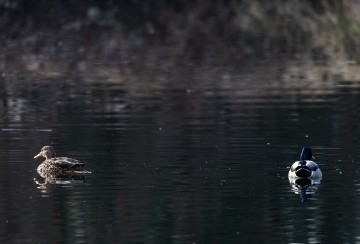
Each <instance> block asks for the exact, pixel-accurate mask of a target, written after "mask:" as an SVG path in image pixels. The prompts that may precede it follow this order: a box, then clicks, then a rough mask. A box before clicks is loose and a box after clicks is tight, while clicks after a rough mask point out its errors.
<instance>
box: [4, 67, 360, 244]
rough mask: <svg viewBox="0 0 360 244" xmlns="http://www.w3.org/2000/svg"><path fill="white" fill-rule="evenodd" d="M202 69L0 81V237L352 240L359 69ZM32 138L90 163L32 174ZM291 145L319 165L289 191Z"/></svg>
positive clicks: (355, 238) (36, 146)
mask: <svg viewBox="0 0 360 244" xmlns="http://www.w3.org/2000/svg"><path fill="white" fill-rule="evenodd" d="M201 70H202V71H201V72H203V73H204V74H205V73H206V75H203V76H200V75H199V73H201V72H199V73H197V74H198V75H197V76H196V77H193V78H192V79H194V80H196V79H198V80H201V81H203V82H204V83H202V85H199V82H197V83H195V82H194V80H189V76H188V75H186V72H184V76H179V77H177V78H176V79H178V80H181V79H183V83H181V85H178V86H166V85H163V83H161V82H160V83H161V85H158V86H156V85H151V86H148V85H146V81H139V83H141V84H142V85H136V86H129V84H128V83H122V82H118V83H116V82H115V83H112V84H107V85H104V82H102V81H101V80H99V81H98V82H94V83H91V84H82V83H81V82H80V83H79V84H80V85H79V84H77V80H76V79H75V78H69V79H70V80H71V82H70V83H71V84H75V85H68V84H66V82H65V83H64V82H61V81H58V82H57V83H56V82H55V83H54V82H47V81H44V82H35V83H33V85H32V88H31V89H29V87H28V86H26V87H25V88H24V87H22V86H21V85H20V87H19V89H18V91H19V92H11V91H7V92H6V94H5V95H4V97H2V105H1V110H0V113H1V117H0V127H1V130H0V162H1V164H0V167H1V170H0V194H1V199H2V200H0V210H1V212H0V232H1V235H0V236H1V237H0V238H1V239H0V241H1V243H49V242H52V243H356V242H359V238H360V236H359V234H358V233H359V231H358V228H357V226H358V225H359V218H360V211H359V210H360V208H359V207H358V206H359V197H360V196H359V192H360V187H359V186H360V182H359V172H358V169H359V167H360V165H359V160H360V158H359V156H358V151H359V138H360V134H359V133H360V131H359V126H358V118H359V109H358V108H359V105H360V104H359V101H360V100H359V93H360V86H359V83H358V82H357V81H356V80H344V79H339V80H336V79H335V80H333V81H332V82H327V81H325V82H324V81H318V80H316V81H315V82H314V81H313V80H311V79H310V78H306V77H305V78H301V77H297V76H288V75H279V74H278V73H277V75H272V74H273V73H272V71H271V70H270V71H269V70H268V69H266V68H262V67H258V69H256V68H253V69H252V70H251V71H249V72H247V73H246V74H244V73H241V74H239V73H238V74H234V73H226V72H227V71H226V72H225V71H224V72H223V73H221V72H220V71H217V72H220V73H212V74H211V72H213V71H211V70H206V68H202V69H201ZM209 73H210V74H209ZM224 73H226V75H224ZM304 73H305V72H304ZM269 74H270V75H269ZM72 79H73V80H72ZM150 79H151V78H149V80H150ZM216 79H218V81H219V82H213V80H216ZM28 82H29V81H28ZM23 84H28V83H26V81H24V83H23ZM57 84H61V85H57ZM76 84H77V85H76ZM155 84H156V82H155ZM178 84H180V83H178ZM44 145H52V146H53V147H54V148H55V150H56V151H57V154H58V156H69V157H74V158H77V159H80V160H84V161H86V162H87V163H88V167H87V168H88V170H90V171H91V172H92V173H91V174H87V175H85V178H84V179H80V180H78V179H75V180H74V179H73V181H70V182H61V184H48V185H46V186H43V187H39V186H38V185H36V183H35V182H34V178H37V179H39V175H38V174H37V172H36V167H37V165H38V164H39V163H40V162H39V161H37V160H34V159H33V156H35V155H36V154H37V153H38V151H39V150H40V148H41V147H42V146H44ZM303 145H308V146H311V147H312V148H313V152H314V156H315V158H316V161H317V162H318V164H319V166H320V167H321V169H322V171H323V175H324V176H323V180H322V181H321V184H320V185H317V186H313V188H311V190H310V189H308V192H305V193H304V192H303V194H301V191H295V192H294V190H293V189H292V188H291V186H290V184H289V181H288V179H287V172H288V170H289V166H290V165H291V164H292V163H293V162H294V161H295V160H297V159H298V157H299V153H300V149H301V147H302V146H303ZM40 179H41V178H40Z"/></svg>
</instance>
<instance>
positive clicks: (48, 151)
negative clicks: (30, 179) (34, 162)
mask: <svg viewBox="0 0 360 244" xmlns="http://www.w3.org/2000/svg"><path fill="white" fill-rule="evenodd" d="M38 157H44V158H46V159H50V158H55V157H56V154H55V150H54V148H52V147H51V146H44V147H43V148H41V150H40V153H39V154H38V155H36V156H35V157H34V158H38Z"/></svg>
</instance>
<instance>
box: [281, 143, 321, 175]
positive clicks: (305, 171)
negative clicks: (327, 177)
mask: <svg viewBox="0 0 360 244" xmlns="http://www.w3.org/2000/svg"><path fill="white" fill-rule="evenodd" d="M314 159H315V158H314V157H313V155H312V151H311V148H310V147H303V149H302V150H301V154H300V161H296V162H295V163H294V164H293V165H292V166H291V167H290V170H289V175H288V177H289V179H294V178H310V179H318V180H321V178H322V173H321V170H320V168H319V166H318V165H317V164H316V163H315V162H314V161H312V160H314Z"/></svg>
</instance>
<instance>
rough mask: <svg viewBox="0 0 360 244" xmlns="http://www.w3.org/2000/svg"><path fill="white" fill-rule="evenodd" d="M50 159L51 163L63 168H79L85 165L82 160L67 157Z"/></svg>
mask: <svg viewBox="0 0 360 244" xmlns="http://www.w3.org/2000/svg"><path fill="white" fill-rule="evenodd" d="M51 161H52V164H54V165H57V166H59V167H60V168H63V169H79V168H80V169H81V168H83V167H84V166H85V163H84V162H81V161H79V160H76V159H73V158H67V157H58V158H52V159H51Z"/></svg>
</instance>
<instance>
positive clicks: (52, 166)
mask: <svg viewBox="0 0 360 244" xmlns="http://www.w3.org/2000/svg"><path fill="white" fill-rule="evenodd" d="M38 157H44V158H45V161H44V162H42V163H41V164H40V165H39V166H38V168H37V171H38V173H39V174H40V175H48V174H66V173H76V172H79V173H81V172H86V171H84V167H85V163H84V162H80V161H79V160H76V159H73V158H67V157H56V154H55V150H54V148H52V147H51V146H44V147H43V148H41V151H40V153H39V154H38V155H36V156H35V157H34V158H38Z"/></svg>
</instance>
